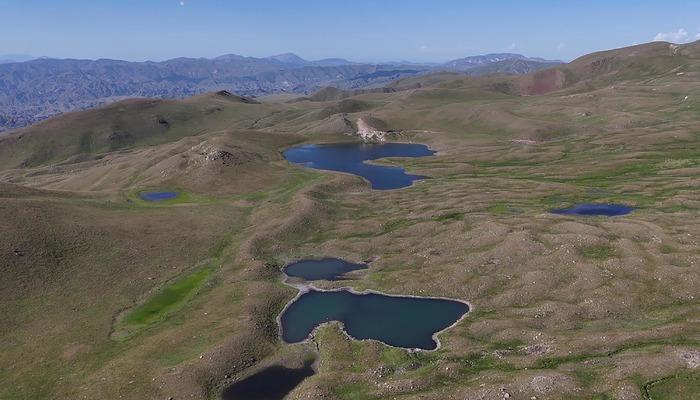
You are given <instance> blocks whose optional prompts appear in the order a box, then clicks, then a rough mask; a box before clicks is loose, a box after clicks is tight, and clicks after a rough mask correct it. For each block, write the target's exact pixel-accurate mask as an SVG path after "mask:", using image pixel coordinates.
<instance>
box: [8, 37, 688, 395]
mask: <svg viewBox="0 0 700 400" xmlns="http://www.w3.org/2000/svg"><path fill="white" fill-rule="evenodd" d="M699 124H700V42H694V43H689V44H685V45H674V44H670V43H666V42H654V43H648V44H643V45H638V46H633V47H628V48H622V49H615V50H609V51H603V52H598V53H593V54H589V55H586V56H583V57H581V58H579V59H576V60H574V61H572V62H571V63H568V64H562V65H557V66H554V67H551V68H547V69H542V70H539V71H536V72H531V73H529V74H525V75H485V76H467V75H466V74H463V73H457V72H439V73H430V74H421V75H418V76H411V77H407V78H404V79H400V80H397V81H395V82H391V83H388V84H387V85H386V86H383V87H371V88H359V89H355V90H342V89H337V88H330V87H329V88H324V89H321V90H319V91H317V92H315V93H314V94H309V95H300V96H297V97H295V98H293V99H285V98H278V99H254V98H250V97H245V96H239V95H236V94H234V93H230V92H228V91H221V90H220V91H212V92H210V93H205V94H199V95H197V96H194V97H187V98H184V99H182V100H160V99H127V100H123V101H119V102H115V103H111V104H108V105H105V106H103V107H100V108H95V109H90V110H84V111H78V112H72V113H67V114H64V115H61V116H58V117H55V118H51V119H47V120H45V121H42V122H39V123H37V124H34V125H31V126H28V127H25V128H21V129H16V130H13V131H10V132H8V133H7V134H3V135H2V136H0V232H2V236H3V240H2V241H0V296H1V297H0V298H2V301H1V302H0V315H2V317H3V323H2V324H0V398H2V399H8V400H9V399H95V398H104V399H173V400H180V399H219V398H222V393H223V396H224V398H227V399H228V398H230V399H233V398H234V397H233V396H235V393H236V392H235V390H234V389H233V387H234V386H232V385H235V383H236V382H241V381H243V380H245V379H246V378H250V377H252V376H256V374H259V373H261V372H265V371H268V368H277V369H276V370H274V371H277V372H279V373H282V374H283V375H287V376H288V377H290V378H291V377H293V378H295V379H296V378H299V379H298V382H295V383H294V384H291V385H290V386H291V387H290V388H288V389H285V390H287V391H288V392H284V393H283V394H282V395H283V396H284V395H286V396H287V397H285V398H287V399H342V400H360V399H402V400H413V399H416V400H417V399H422V400H430V399H434V400H438V399H440V400H445V399H460V400H462V399H467V400H477V399H478V400H487V399H494V400H503V399H533V400H543V399H581V400H583V399H601V400H602V399H628V400H633V399H634V400H637V399H639V400H661V399H695V398H697V393H698V392H700V367H699V366H700V307H699V304H698V302H699V299H698V288H699V287H700V270H699V269H698V265H699V264H700V253H699V252H698V246H699V241H700V224H698V223H697V222H698V220H697V218H698V212H699V211H700V194H699V193H700V192H699V189H700V179H699V178H698V174H699V173H700V130H698V127H699V126H700V125H699ZM362 139H366V140H371V141H379V142H385V143H386V142H397V143H411V144H424V145H426V146H427V147H428V148H429V149H431V150H433V151H434V152H435V154H432V153H431V154H430V155H427V154H424V156H420V157H405V156H403V157H402V156H394V157H385V156H383V157H381V158H376V159H370V160H371V161H368V163H369V165H371V166H375V167H376V166H383V167H399V168H402V169H403V170H405V172H406V173H407V174H411V175H416V179H415V180H410V182H409V183H408V184H406V185H405V187H400V188H393V187H392V188H387V189H388V190H381V189H383V188H379V189H377V188H373V186H372V182H370V181H368V180H365V179H362V178H360V177H358V176H356V175H353V174H349V173H338V172H332V171H326V170H319V169H313V168H309V167H308V165H307V164H304V163H303V162H300V163H293V162H289V161H287V159H285V152H286V151H288V150H290V149H295V148H298V147H299V146H305V145H311V144H318V145H320V144H338V143H354V144H357V143H360V142H361V140H362ZM368 146H372V145H368ZM353 161H357V160H353ZM305 165H306V166H305ZM149 192H150V193H156V194H157V193H161V194H162V195H163V198H161V199H160V201H150V200H149V199H148V197H144V195H143V194H144V193H149ZM582 203H586V204H587V203H595V204H619V205H624V206H627V207H629V213H626V214H625V215H618V216H614V217H613V216H611V217H606V216H583V217H582V216H577V215H566V214H562V213H554V212H552V210H559V209H567V208H568V207H572V206H576V205H579V204H582ZM322 258H335V259H340V260H346V261H347V262H350V263H352V264H351V267H352V268H350V269H351V271H350V272H349V273H348V274H347V275H345V276H343V278H342V279H335V277H330V278H329V277H325V278H324V279H320V280H314V281H313V288H314V290H316V291H317V292H315V293H326V294H328V293H354V294H357V293H365V292H366V293H373V294H375V295H376V294H383V295H390V297H392V296H393V297H394V298H401V299H402V301H404V300H406V299H414V297H419V298H431V299H440V300H442V301H448V300H453V301H454V302H455V303H459V304H458V306H459V310H457V311H459V315H457V314H455V315H457V316H456V317H454V316H451V317H452V319H449V318H447V319H446V321H447V322H445V323H442V325H440V324H438V325H439V327H438V328H436V329H435V331H439V334H438V333H435V335H436V336H434V337H437V338H438V339H439V340H438V342H439V346H438V345H435V346H432V343H428V344H427V345H426V346H424V347H421V346H392V345H388V344H387V343H385V342H382V341H381V340H372V339H370V340H355V339H356V338H354V337H353V336H352V335H351V334H348V333H347V332H346V329H348V330H349V329H350V328H351V326H350V324H351V322H347V321H346V322H345V326H343V325H341V324H340V323H338V322H331V323H325V324H321V325H320V326H317V327H316V328H315V330H313V333H312V334H310V335H309V336H308V337H307V338H305V340H303V341H301V340H300V341H298V342H295V343H287V342H285V341H284V340H282V338H281V335H280V326H279V324H280V320H281V318H280V315H281V314H282V313H283V312H284V311H285V310H287V309H288V308H289V307H290V306H289V305H290V304H294V303H293V301H294V300H295V299H297V298H301V297H300V296H301V294H300V292H299V289H298V288H299V287H301V288H302V290H305V289H303V288H304V287H306V286H304V285H303V284H298V285H297V286H294V285H290V284H289V283H290V282H289V280H288V279H287V278H289V276H288V275H287V274H286V273H285V268H286V267H288V266H289V265H290V264H293V263H295V262H297V261H299V260H305V259H322ZM358 265H362V267H358ZM307 288H308V287H307ZM343 288H350V289H352V291H345V292H344V291H342V290H341V289H343ZM324 291H326V292H324ZM408 296H411V297H408ZM329 297H330V296H329ZM414 300H415V299H414ZM419 300H420V299H419ZM329 301H330V300H329ZM290 302H292V303H290ZM466 305H468V307H466ZM467 308H468V312H466V310H467ZM429 310H431V312H432V310H433V309H429ZM465 312H466V313H465ZM435 313H437V312H435ZM397 318H398V317H397ZM453 320H454V323H453ZM401 321H403V320H401ZM441 322H444V321H441ZM414 347H415V348H414ZM406 348H411V350H407V349H406ZM274 371H273V372H274ZM290 371H301V372H300V373H298V374H295V373H292V372H290ZM264 376H265V375H263V377H264ZM263 381H264V380H263ZM227 393H228V395H227ZM227 396H229V397H227Z"/></svg>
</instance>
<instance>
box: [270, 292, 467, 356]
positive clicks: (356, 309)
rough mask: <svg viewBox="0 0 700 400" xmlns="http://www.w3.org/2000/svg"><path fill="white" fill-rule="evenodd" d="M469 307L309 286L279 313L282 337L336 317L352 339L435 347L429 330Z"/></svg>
mask: <svg viewBox="0 0 700 400" xmlns="http://www.w3.org/2000/svg"><path fill="white" fill-rule="evenodd" d="M467 311H469V306H468V305H467V304H466V303H463V302H460V301H455V300H448V299H436V298H421V297H400V296H389V295H385V294H378V293H367V294H360V293H354V292H350V291H348V290H338V291H318V290H313V289H312V290H310V291H308V292H306V293H304V294H302V295H301V296H300V297H299V298H297V299H296V300H295V301H294V302H293V303H291V304H290V305H289V306H288V307H287V308H286V309H285V310H284V312H283V313H282V315H281V316H280V323H281V328H282V339H283V340H284V341H285V342H287V343H298V342H301V341H304V340H305V339H307V338H308V337H309V335H310V334H311V333H312V331H313V330H314V329H315V328H316V327H317V326H319V325H321V324H323V323H326V322H329V321H339V322H341V323H342V324H343V327H344V328H343V329H344V330H345V332H347V333H348V335H350V336H351V337H353V338H355V339H375V340H379V341H381V342H383V343H386V344H388V345H391V346H395V347H403V348H409V349H424V350H433V349H435V348H437V346H438V343H437V342H436V340H435V339H434V338H433V335H434V334H436V333H438V332H440V331H442V330H444V329H446V328H448V327H450V326H451V325H453V324H454V323H455V322H457V321H458V320H459V319H460V318H461V317H462V316H463V315H464V314H465V313H466V312H467Z"/></svg>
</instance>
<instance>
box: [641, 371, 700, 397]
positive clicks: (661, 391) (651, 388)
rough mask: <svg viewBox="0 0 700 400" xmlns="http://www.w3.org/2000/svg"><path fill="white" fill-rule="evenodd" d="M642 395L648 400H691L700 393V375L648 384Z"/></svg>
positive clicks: (677, 377)
mask: <svg viewBox="0 0 700 400" xmlns="http://www.w3.org/2000/svg"><path fill="white" fill-rule="evenodd" d="M642 393H644V397H645V398H646V399H647V400H691V399H697V396H698V393H700V373H695V374H694V375H677V376H671V377H667V378H662V379H658V380H655V381H651V382H647V383H646V384H645V385H644V386H643V390H642Z"/></svg>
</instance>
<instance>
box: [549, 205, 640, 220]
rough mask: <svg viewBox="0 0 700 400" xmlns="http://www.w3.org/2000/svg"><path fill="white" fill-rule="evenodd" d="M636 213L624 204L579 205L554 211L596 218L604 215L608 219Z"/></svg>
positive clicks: (554, 211)
mask: <svg viewBox="0 0 700 400" xmlns="http://www.w3.org/2000/svg"><path fill="white" fill-rule="evenodd" d="M632 211H634V208H633V207H629V206H626V205H623V204H586V203H584V204H577V205H575V206H573V207H570V208H560V209H555V210H552V212H553V213H555V214H563V215H580V216H594V215H602V216H606V217H615V216H618V215H626V214H629V213H631V212H632Z"/></svg>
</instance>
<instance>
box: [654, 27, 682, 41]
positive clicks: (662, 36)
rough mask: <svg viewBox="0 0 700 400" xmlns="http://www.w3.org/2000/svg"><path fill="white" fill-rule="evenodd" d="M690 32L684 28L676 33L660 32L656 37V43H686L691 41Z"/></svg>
mask: <svg viewBox="0 0 700 400" xmlns="http://www.w3.org/2000/svg"><path fill="white" fill-rule="evenodd" d="M689 39H690V38H689V36H688V31H686V30H685V29H683V28H680V29H678V30H677V31H675V32H659V33H657V34H656V36H654V41H655V42H656V41H662V42H672V43H685V42H687V41H688V40H689Z"/></svg>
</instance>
